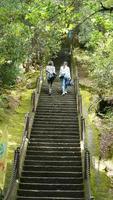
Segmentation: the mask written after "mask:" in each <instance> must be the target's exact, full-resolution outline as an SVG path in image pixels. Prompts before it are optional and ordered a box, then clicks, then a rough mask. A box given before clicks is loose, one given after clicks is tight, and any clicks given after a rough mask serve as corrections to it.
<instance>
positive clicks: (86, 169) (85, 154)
mask: <svg viewBox="0 0 113 200" xmlns="http://www.w3.org/2000/svg"><path fill="white" fill-rule="evenodd" d="M75 94H76V100H77V111H78V120H79V130H80V139H81V150H82V163H83V174H84V179H85V181H86V189H87V197H86V200H93V199H94V197H93V196H92V195H91V187H90V152H89V150H88V147H87V143H86V139H85V119H84V117H83V113H82V96H81V94H80V88H79V78H78V72H77V69H76V77H75Z"/></svg>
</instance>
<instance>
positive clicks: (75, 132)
mask: <svg viewBox="0 0 113 200" xmlns="http://www.w3.org/2000/svg"><path fill="white" fill-rule="evenodd" d="M78 131H79V128H78V127H76V129H75V128H74V130H70V129H69V130H66V129H62V130H55V129H54V130H53V129H49V130H46V129H45V130H42V129H38V128H35V129H34V128H32V130H31V135H32V134H33V135H38V134H43V135H46V134H49V135H53V134H54V135H56V134H57V135H58V136H60V135H62V136H64V135H67V136H70V137H71V136H75V137H80V136H79V134H78Z"/></svg>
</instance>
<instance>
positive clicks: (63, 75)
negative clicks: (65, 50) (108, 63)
mask: <svg viewBox="0 0 113 200" xmlns="http://www.w3.org/2000/svg"><path fill="white" fill-rule="evenodd" d="M59 78H60V80H61V90H62V95H65V94H67V84H66V83H67V80H69V79H71V75H70V68H69V67H68V63H67V62H64V63H63V65H62V66H61V67H60V72H59Z"/></svg>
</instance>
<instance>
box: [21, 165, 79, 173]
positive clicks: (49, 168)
mask: <svg viewBox="0 0 113 200" xmlns="http://www.w3.org/2000/svg"><path fill="white" fill-rule="evenodd" d="M23 170H24V171H29V172H38V171H47V172H55V171H57V172H60V173H61V172H70V171H71V172H82V166H58V165H56V166H50V165H45V166H44V165H34V166H33V165H24V166H23Z"/></svg>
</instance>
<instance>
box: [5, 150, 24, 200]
mask: <svg viewBox="0 0 113 200" xmlns="http://www.w3.org/2000/svg"><path fill="white" fill-rule="evenodd" d="M19 154H20V148H19V147H17V149H16V150H15V153H14V161H13V168H12V175H11V179H10V183H9V187H8V190H7V193H6V194H5V197H4V198H3V200H9V199H10V195H11V194H12V191H13V189H14V182H15V180H16V179H17V178H18V173H19V171H18V170H19Z"/></svg>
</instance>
